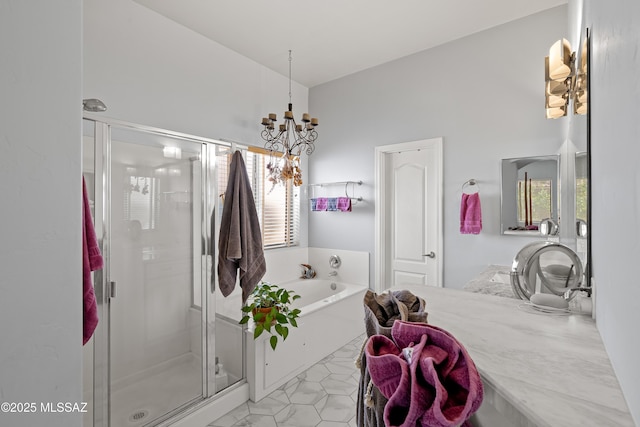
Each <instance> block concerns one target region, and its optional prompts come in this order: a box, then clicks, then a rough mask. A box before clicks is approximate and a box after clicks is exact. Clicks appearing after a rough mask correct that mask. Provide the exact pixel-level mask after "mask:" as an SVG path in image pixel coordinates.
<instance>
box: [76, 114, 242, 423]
mask: <svg viewBox="0 0 640 427" xmlns="http://www.w3.org/2000/svg"><path fill="white" fill-rule="evenodd" d="M232 149H235V147H232V146H231V144H228V143H224V142H220V141H214V140H208V139H204V138H199V137H195V136H191V135H184V134H179V133H176V132H170V131H165V130H161V129H155V128H149V127H144V126H139V125H134V124H129V123H125V122H118V121H110V120H101V119H99V118H96V117H92V116H91V115H87V116H86V117H85V119H84V121H83V175H84V177H85V181H86V183H87V189H88V193H89V199H90V204H91V210H92V214H93V221H94V226H95V229H96V234H97V236H98V240H99V244H100V248H101V250H102V254H103V257H104V261H105V262H104V268H103V269H102V270H99V271H96V272H94V275H93V282H94V289H95V293H96V299H97V303H98V315H99V319H100V320H99V324H98V327H97V329H96V331H95V333H94V336H93V338H92V339H91V340H90V341H89V342H88V343H87V344H86V345H85V347H84V364H83V393H84V400H85V401H86V402H88V408H89V411H88V412H87V413H86V414H85V419H84V425H86V426H94V427H108V426H111V427H128V426H155V425H163V424H166V423H168V422H169V420H172V419H175V418H176V417H179V416H180V415H181V414H184V413H186V412H188V411H189V410H190V408H194V407H196V406H198V405H200V406H202V404H204V403H206V402H207V401H209V400H212V399H215V398H216V397H217V396H219V393H224V390H232V389H233V388H234V386H237V385H240V384H241V383H243V382H244V381H245V377H246V375H245V373H244V370H245V367H244V363H243V361H244V359H245V357H244V347H243V340H242V327H241V326H240V325H238V323H237V321H236V320H234V319H230V318H228V317H226V316H224V315H223V314H220V313H216V307H215V305H216V304H215V299H216V293H215V281H214V277H213V275H212V272H214V271H215V258H216V256H215V249H216V248H215V246H216V244H217V238H216V236H217V229H218V227H217V223H218V219H219V212H220V210H221V208H222V205H221V203H222V199H221V197H219V196H220V194H221V193H223V192H224V189H225V188H224V187H225V186H226V170H227V167H226V165H227V162H228V158H229V154H230V153H231V150H232ZM239 310H240V307H238V311H239Z"/></svg>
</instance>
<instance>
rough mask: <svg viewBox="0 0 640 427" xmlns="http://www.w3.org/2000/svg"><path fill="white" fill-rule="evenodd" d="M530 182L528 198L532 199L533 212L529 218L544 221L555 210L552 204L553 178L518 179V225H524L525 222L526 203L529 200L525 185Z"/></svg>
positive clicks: (534, 220) (534, 221)
mask: <svg viewBox="0 0 640 427" xmlns="http://www.w3.org/2000/svg"><path fill="white" fill-rule="evenodd" d="M526 184H528V185H529V187H528V189H527V199H529V200H530V208H531V213H530V216H529V218H531V220H532V221H533V223H537V222H540V221H542V220H543V219H545V218H550V217H551V214H552V212H553V208H552V204H551V197H552V191H551V184H552V180H551V179H531V180H530V181H529V183H526V182H524V180H523V179H522V180H518V188H517V195H516V200H518V225H524V223H525V204H526V203H528V200H527V199H525V190H524V188H525V185H526Z"/></svg>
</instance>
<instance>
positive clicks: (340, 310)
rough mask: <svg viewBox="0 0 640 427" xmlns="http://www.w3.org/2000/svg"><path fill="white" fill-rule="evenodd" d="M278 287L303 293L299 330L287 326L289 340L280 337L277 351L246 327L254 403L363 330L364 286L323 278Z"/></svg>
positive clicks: (248, 366)
mask: <svg viewBox="0 0 640 427" xmlns="http://www.w3.org/2000/svg"><path fill="white" fill-rule="evenodd" d="M279 286H281V287H283V288H285V289H288V290H292V291H294V292H295V293H296V294H298V295H300V299H298V300H296V301H295V304H294V306H295V308H299V309H300V311H301V313H300V316H299V318H298V327H297V328H289V336H288V338H287V340H286V341H282V340H281V339H280V338H279V340H278V347H277V348H276V350H275V351H274V350H272V349H271V346H270V345H269V335H267V334H263V335H262V336H260V337H259V338H258V339H257V340H254V339H253V326H250V327H248V328H247V331H246V335H245V339H246V346H247V382H248V383H249V397H250V399H251V400H253V401H254V402H256V401H258V400H260V399H262V398H263V397H264V396H266V395H267V394H269V393H271V392H272V391H274V390H275V389H277V388H278V387H280V386H282V385H283V384H285V383H286V382H287V381H289V380H290V379H292V378H293V377H295V376H296V375H298V374H300V373H301V372H303V371H304V370H306V369H308V368H309V367H311V366H312V365H314V364H316V363H317V362H319V361H320V360H322V359H324V358H325V357H327V356H328V355H330V354H331V353H333V352H335V351H336V350H338V349H340V348H341V347H342V346H344V345H345V344H347V343H349V342H350V341H352V340H353V339H355V338H357V337H358V336H360V335H362V334H363V333H364V332H365V330H364V308H363V305H362V301H363V298H364V294H365V293H366V291H367V289H368V288H367V287H366V286H363V285H355V284H349V283H341V282H335V281H331V280H321V279H307V280H296V281H292V282H287V283H280V284H279Z"/></svg>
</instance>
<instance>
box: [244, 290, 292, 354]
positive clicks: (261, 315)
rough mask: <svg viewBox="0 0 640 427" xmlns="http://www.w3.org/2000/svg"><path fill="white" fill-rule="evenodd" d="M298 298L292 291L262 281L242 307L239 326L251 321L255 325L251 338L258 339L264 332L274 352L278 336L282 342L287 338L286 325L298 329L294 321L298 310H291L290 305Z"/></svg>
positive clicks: (287, 328)
mask: <svg viewBox="0 0 640 427" xmlns="http://www.w3.org/2000/svg"><path fill="white" fill-rule="evenodd" d="M298 298H300V295H297V294H296V293H295V292H294V291H291V290H286V289H284V288H281V287H279V286H277V285H272V284H270V283H268V282H264V281H263V282H261V283H260V284H259V285H258V286H256V288H255V289H254V290H253V292H252V293H251V295H250V297H249V299H248V301H247V303H246V304H245V305H244V306H243V307H242V312H243V313H244V316H243V317H242V319H240V324H241V325H243V324H245V323H247V322H249V320H253V322H254V324H255V329H254V331H253V338H254V339H256V338H258V337H259V336H260V335H262V333H263V332H265V331H266V332H268V333H270V334H271V338H270V339H269V344H271V348H272V349H274V350H275V349H276V346H277V345H278V336H280V337H282V340H283V341H284V340H286V339H287V336H289V326H288V325H291V326H293V327H294V328H297V327H298V323H297V321H296V319H297V318H298V315H299V314H300V310H299V309H297V308H294V309H291V304H292V303H293V302H294V301H295V300H297V299H298Z"/></svg>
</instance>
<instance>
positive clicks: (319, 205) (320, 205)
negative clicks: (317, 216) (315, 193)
mask: <svg viewBox="0 0 640 427" xmlns="http://www.w3.org/2000/svg"><path fill="white" fill-rule="evenodd" d="M328 204H329V201H328V199H327V198H326V197H318V198H317V199H316V209H315V210H316V211H326V210H327V206H328Z"/></svg>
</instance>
